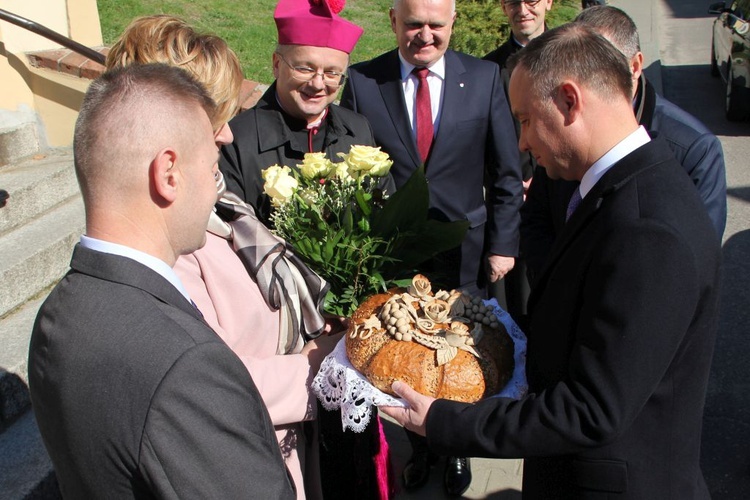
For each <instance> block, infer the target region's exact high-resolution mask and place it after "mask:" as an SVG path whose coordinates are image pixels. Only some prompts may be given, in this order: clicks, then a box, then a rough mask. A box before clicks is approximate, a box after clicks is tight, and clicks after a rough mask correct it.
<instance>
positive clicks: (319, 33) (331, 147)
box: [219, 0, 395, 221]
mask: <svg viewBox="0 0 750 500" xmlns="http://www.w3.org/2000/svg"><path fill="white" fill-rule="evenodd" d="M338 10H340V9H338ZM274 20H275V21H276V28H277V31H278V45H277V46H276V50H275V52H274V54H273V74H274V77H275V78H276V80H275V81H274V82H273V84H271V86H270V87H269V89H268V90H267V91H266V92H265V94H263V96H262V97H261V98H260V100H259V101H258V103H257V104H256V105H255V106H254V107H252V108H251V109H248V110H246V111H244V112H242V113H240V114H239V115H238V116H236V117H235V118H234V119H233V120H231V121H230V122H229V127H230V128H231V129H232V133H233V134H234V142H233V143H232V144H229V145H227V146H224V147H223V148H222V159H221V161H220V163H219V167H220V169H221V171H222V172H223V174H224V178H225V179H226V183H227V188H228V190H229V191H232V192H233V193H236V194H238V195H239V196H241V197H242V198H244V200H245V201H246V202H248V203H250V204H251V205H253V206H254V207H255V209H256V211H257V212H258V215H259V216H260V218H261V219H262V220H264V221H268V217H269V215H270V208H271V205H270V199H269V197H268V196H267V195H266V194H265V193H264V192H263V179H262V177H261V171H262V170H264V169H266V168H268V167H270V166H271V165H275V164H278V165H286V166H288V167H290V168H296V165H297V164H298V163H301V162H302V159H303V158H304V155H305V153H313V152H324V153H326V154H327V156H328V158H329V159H336V158H337V157H336V154H337V153H348V152H349V149H350V147H351V146H352V145H355V144H356V145H364V146H374V145H375V140H374V138H373V134H372V129H371V127H370V124H369V123H368V122H367V119H365V118H364V117H363V116H361V115H359V114H357V113H354V112H352V111H350V110H348V109H343V108H340V107H338V106H336V105H334V104H333V101H334V100H335V99H336V97H337V95H338V92H339V89H340V87H341V86H342V85H343V84H344V82H345V80H346V75H345V73H346V68H347V66H348V65H349V54H350V53H351V51H352V50H353V49H354V46H355V45H356V43H357V41H358V40H359V37H360V36H361V35H362V28H360V27H359V26H357V25H355V24H353V23H351V22H349V21H347V20H345V19H343V18H341V17H340V16H339V15H338V11H334V10H332V8H331V7H330V6H329V3H328V2H325V1H323V2H316V1H313V0H279V2H278V4H277V5H276V10H275V12H274ZM392 182H393V181H392V178H391V177H390V176H388V177H386V178H385V182H383V184H382V185H381V187H383V188H384V189H386V190H387V191H389V192H391V193H392V192H394V191H395V189H394V187H393V184H392Z"/></svg>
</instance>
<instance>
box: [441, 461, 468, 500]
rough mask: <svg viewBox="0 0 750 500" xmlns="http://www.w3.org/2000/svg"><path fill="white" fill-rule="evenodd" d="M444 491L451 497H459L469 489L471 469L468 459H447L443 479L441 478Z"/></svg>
mask: <svg viewBox="0 0 750 500" xmlns="http://www.w3.org/2000/svg"><path fill="white" fill-rule="evenodd" d="M443 480H444V482H443V485H444V486H445V491H446V492H447V493H448V494H449V495H451V496H456V497H458V496H461V495H463V494H464V492H465V491H466V490H468V489H469V485H470V484H471V469H470V468H469V459H468V458H461V457H448V462H447V463H446V464H445V477H444V478H443Z"/></svg>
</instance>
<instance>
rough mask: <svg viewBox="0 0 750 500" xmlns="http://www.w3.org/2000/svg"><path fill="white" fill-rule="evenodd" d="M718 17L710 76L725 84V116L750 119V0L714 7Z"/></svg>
mask: <svg viewBox="0 0 750 500" xmlns="http://www.w3.org/2000/svg"><path fill="white" fill-rule="evenodd" d="M708 13H709V14H718V17H717V18H716V20H715V21H714V24H713V36H712V40H711V74H712V75H714V76H721V78H722V79H723V80H724V82H726V105H725V108H726V114H727V119H728V120H731V121H739V120H744V119H745V118H747V117H748V116H750V22H749V21H750V0H735V1H733V2H731V3H730V5H729V6H727V5H726V2H717V3H714V4H711V6H710V7H709V8H708Z"/></svg>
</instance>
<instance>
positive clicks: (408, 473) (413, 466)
mask: <svg viewBox="0 0 750 500" xmlns="http://www.w3.org/2000/svg"><path fill="white" fill-rule="evenodd" d="M435 461H436V457H434V456H433V455H431V454H430V453H428V452H416V453H414V454H413V455H412V456H411V458H410V459H409V461H408V462H407V463H406V467H404V472H403V480H404V488H405V489H406V490H409V491H412V490H416V489H418V488H421V487H422V486H424V485H425V484H426V483H427V479H429V477H430V467H431V466H432V464H434V463H435Z"/></svg>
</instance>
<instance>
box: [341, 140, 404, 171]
mask: <svg viewBox="0 0 750 500" xmlns="http://www.w3.org/2000/svg"><path fill="white" fill-rule="evenodd" d="M339 156H340V157H341V158H343V159H344V161H345V162H346V163H347V164H348V165H349V169H350V170H351V172H352V174H354V175H370V176H372V177H382V176H384V175H386V174H387V173H388V171H389V170H390V169H391V165H393V161H391V160H390V157H389V156H388V153H384V152H383V151H380V148H374V147H371V146H352V147H351V149H350V150H349V154H344V153H339Z"/></svg>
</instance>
